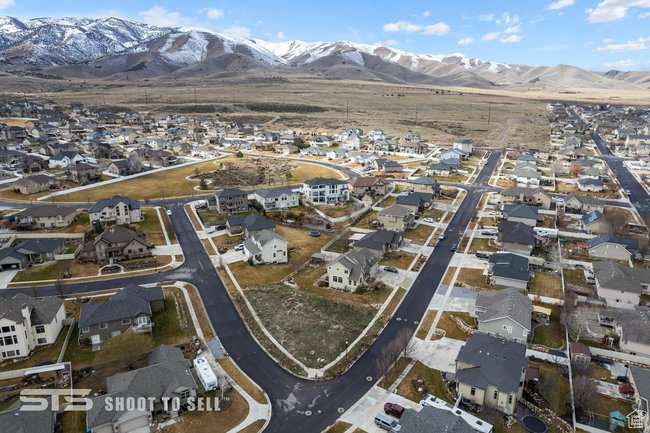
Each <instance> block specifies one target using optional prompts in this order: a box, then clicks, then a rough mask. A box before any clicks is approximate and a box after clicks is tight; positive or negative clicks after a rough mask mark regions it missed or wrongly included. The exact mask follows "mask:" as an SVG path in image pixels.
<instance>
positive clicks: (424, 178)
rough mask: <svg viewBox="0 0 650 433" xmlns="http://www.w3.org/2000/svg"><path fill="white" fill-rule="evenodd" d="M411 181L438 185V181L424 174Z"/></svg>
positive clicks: (418, 183) (417, 183) (419, 183)
mask: <svg viewBox="0 0 650 433" xmlns="http://www.w3.org/2000/svg"><path fill="white" fill-rule="evenodd" d="M411 183H413V184H415V185H436V184H437V183H438V181H437V180H436V179H434V178H432V177H427V176H422V177H418V178H417V179H413V180H412V181H411Z"/></svg>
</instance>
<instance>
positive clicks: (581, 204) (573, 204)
mask: <svg viewBox="0 0 650 433" xmlns="http://www.w3.org/2000/svg"><path fill="white" fill-rule="evenodd" d="M564 208H565V209H566V210H570V211H573V212H579V213H583V214H585V213H589V212H593V211H596V210H597V211H599V212H601V213H602V212H603V211H604V210H605V203H603V201H602V200H599V199H597V198H595V197H590V196H588V195H576V194H572V195H570V196H569V197H567V198H566V199H565V200H564Z"/></svg>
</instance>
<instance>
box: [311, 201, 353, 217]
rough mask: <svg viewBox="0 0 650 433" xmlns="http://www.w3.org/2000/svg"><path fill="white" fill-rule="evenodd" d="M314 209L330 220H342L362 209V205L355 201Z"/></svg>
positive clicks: (319, 206)
mask: <svg viewBox="0 0 650 433" xmlns="http://www.w3.org/2000/svg"><path fill="white" fill-rule="evenodd" d="M314 207H315V208H316V209H318V210H319V211H321V212H323V213H324V214H325V215H327V216H328V217H330V218H340V217H343V216H346V215H350V214H352V213H353V212H355V211H357V210H359V209H361V205H359V204H358V203H357V202H355V201H353V200H349V201H347V202H345V203H340V204H336V205H329V206H328V205H318V206H314Z"/></svg>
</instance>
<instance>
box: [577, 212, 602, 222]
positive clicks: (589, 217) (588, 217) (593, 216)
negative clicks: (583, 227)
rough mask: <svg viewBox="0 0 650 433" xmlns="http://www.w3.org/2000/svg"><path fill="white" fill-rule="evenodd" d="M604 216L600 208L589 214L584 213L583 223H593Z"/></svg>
mask: <svg viewBox="0 0 650 433" xmlns="http://www.w3.org/2000/svg"><path fill="white" fill-rule="evenodd" d="M602 217H603V213H602V212H601V211H599V210H595V211H591V212H589V213H588V214H584V215H583V216H582V223H583V224H592V223H595V222H596V221H598V220H599V219H601V218H602Z"/></svg>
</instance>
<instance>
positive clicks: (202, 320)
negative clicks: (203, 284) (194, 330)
mask: <svg viewBox="0 0 650 433" xmlns="http://www.w3.org/2000/svg"><path fill="white" fill-rule="evenodd" d="M185 290H187V294H188V296H189V297H190V301H191V302H192V309H193V310H194V313H195V314H196V318H197V319H198V321H199V326H200V327H201V331H202V332H203V337H204V338H205V339H206V340H210V339H212V338H214V337H215V334H214V331H213V330H212V324H211V323H210V319H209V318H208V314H207V313H206V311H205V306H204V305H203V301H201V297H200V296H199V293H198V292H197V290H196V289H195V288H194V286H192V285H190V284H185Z"/></svg>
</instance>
